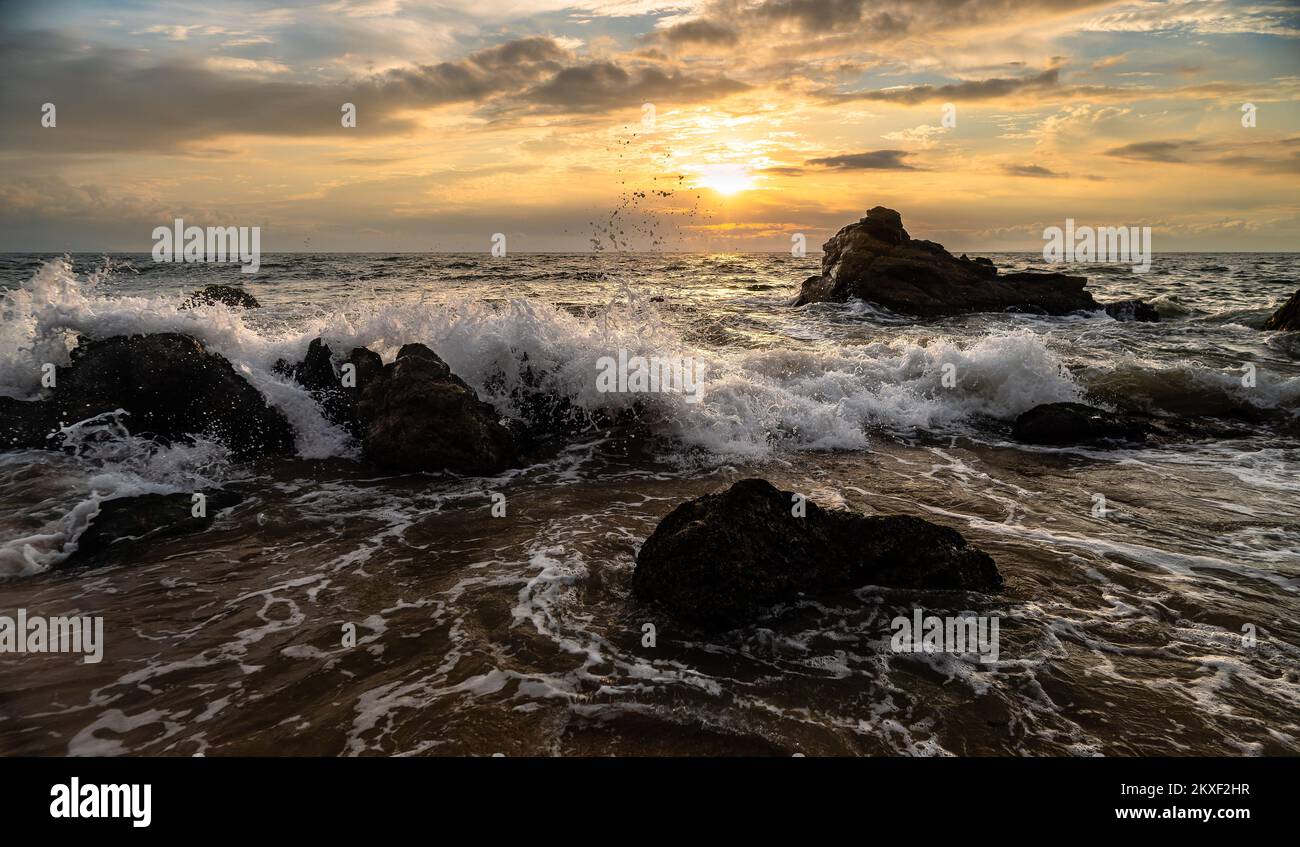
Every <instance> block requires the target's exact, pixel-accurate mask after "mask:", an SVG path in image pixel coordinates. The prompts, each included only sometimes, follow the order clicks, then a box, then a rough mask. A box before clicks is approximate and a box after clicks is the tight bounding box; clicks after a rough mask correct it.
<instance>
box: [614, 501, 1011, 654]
mask: <svg viewBox="0 0 1300 847" xmlns="http://www.w3.org/2000/svg"><path fill="white" fill-rule="evenodd" d="M793 505H794V503H793V494H792V493H791V492H788V491H778V490H777V489H776V488H775V487H774V486H773V485H772V484H771V483H769V482H767V481H766V480H762V479H747V480H743V481H741V482H738V483H736V484H735V485H733V486H732V487H731V488H730V489H728V490H727V491H724V492H722V493H720V494H709V495H706V496H704V497H700V498H697V499H695V500H691V501H689V502H686V503H683V504H682V505H680V506H678V507H677V508H676V509H674V510H673V511H672V512H670V513H669V514H668V516H667V517H665V518H664V519H663V520H662V521H661V522H660V523H659V526H658V527H656V528H655V531H654V532H653V533H652V534H651V535H650V537H649V538H648V539H646V542H645V544H644V545H643V546H642V547H641V552H640V554H639V555H638V556H637V562H636V570H635V571H634V572H633V575H632V590H633V593H634V594H635V596H636V598H637V599H638V600H640V601H643V602H648V603H653V604H655V605H657V606H659V607H661V608H663V609H664V610H666V611H668V612H669V613H671V614H673V615H674V616H676V617H678V618H680V619H682V620H684V621H687V622H690V623H693V624H695V625H697V626H700V627H702V628H705V629H715V630H716V629H727V628H731V627H735V626H739V625H743V624H745V623H748V622H750V621H753V620H755V619H756V618H758V617H760V616H761V615H762V614H763V613H764V612H765V611H766V610H768V609H770V608H771V607H772V606H774V605H776V604H778V603H781V602H786V601H791V600H794V599H795V598H797V597H798V596H799V595H800V594H825V593H828V592H834V591H843V590H845V589H849V588H853V587H857V586H861V585H882V586H889V587H895V588H912V589H936V590H960V591H997V590H998V589H1000V588H1001V587H1002V577H1001V575H1000V574H999V573H998V569H997V567H996V565H994V563H993V560H992V559H991V558H990V557H989V556H988V554H986V553H984V552H982V551H980V550H977V549H976V548H974V547H971V546H969V545H967V543H966V540H965V539H964V538H962V536H961V534H960V533H958V532H957V531H955V530H952V529H948V528H946V527H942V526H938V525H936V524H932V523H929V522H928V521H924V520H921V519H920V518H913V517H906V516H900V515H891V516H864V515H859V514H855V513H851V512H838V511H836V512H828V511H825V510H823V509H821V508H820V507H818V506H817V504H815V503H812V502H805V503H804V507H805V509H806V512H805V514H804V516H802V517H796V516H795V515H794V514H792V506H793Z"/></svg>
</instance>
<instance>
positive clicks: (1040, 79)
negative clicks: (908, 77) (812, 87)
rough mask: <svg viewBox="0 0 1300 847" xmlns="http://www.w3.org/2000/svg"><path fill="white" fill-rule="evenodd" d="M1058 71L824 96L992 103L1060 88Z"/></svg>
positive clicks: (884, 100) (825, 96) (899, 100)
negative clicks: (1010, 96) (991, 101)
mask: <svg viewBox="0 0 1300 847" xmlns="http://www.w3.org/2000/svg"><path fill="white" fill-rule="evenodd" d="M1060 74H1061V71H1060V69H1059V68H1050V69H1048V70H1045V71H1043V72H1042V73H1040V74H1035V75H1033V76H1024V77H994V78H992V79H981V80H970V81H966V82H955V83H949V84H947V85H913V86H908V87H904V88H883V89H878V90H876V91H857V92H851V93H847V94H845V93H838V92H822V96H823V97H824V98H825V99H826V100H831V101H842V100H872V101H879V102H885V103H903V104H906V105H909V106H914V105H916V104H918V103H930V102H941V103H948V102H952V103H956V102H960V101H971V100H991V99H994V98H997V97H1005V96H1007V95H1009V94H1017V93H1020V92H1023V91H1043V90H1047V89H1052V88H1055V87H1057V85H1058V84H1059V82H1060Z"/></svg>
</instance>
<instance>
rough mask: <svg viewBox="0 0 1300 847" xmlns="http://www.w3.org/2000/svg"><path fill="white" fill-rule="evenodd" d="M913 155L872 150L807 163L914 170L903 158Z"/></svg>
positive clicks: (842, 167)
mask: <svg viewBox="0 0 1300 847" xmlns="http://www.w3.org/2000/svg"><path fill="white" fill-rule="evenodd" d="M910 155H912V154H911V153H909V152H907V151H906V150H870V151H868V152H866V153H845V154H842V155H839V156H827V157H826V158H823V159H809V160H808V162H807V164H809V165H819V166H821V167H826V168H835V169H836V170H845V171H914V170H917V168H915V167H914V166H912V165H909V164H908V163H907V162H904V161H903V159H905V158H906V157H908V156H910Z"/></svg>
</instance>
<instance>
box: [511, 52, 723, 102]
mask: <svg viewBox="0 0 1300 847" xmlns="http://www.w3.org/2000/svg"><path fill="white" fill-rule="evenodd" d="M748 88H749V86H748V85H745V84H744V83H742V82H737V81H736V80H733V79H728V78H727V77H725V76H715V77H707V78H706V77H692V76H688V75H686V74H683V73H681V72H680V71H674V72H672V73H667V72H665V71H663V70H660V69H659V68H639V69H632V70H628V69H625V68H623V67H622V66H620V65H617V64H615V63H614V62H592V63H590V64H586V65H578V66H576V67H571V68H565V69H564V70H562V71H560V72H559V73H557V74H556V75H555V76H553V77H551V78H550V79H548V80H547V81H546V82H543V83H541V84H539V85H537V86H534V87H533V88H531V89H529V90H528V91H526V92H524V93H523V94H522V95H520V96H519V97H518V100H519V101H521V102H523V103H525V104H529V105H532V106H535V107H538V108H540V109H542V110H552V111H560V112H603V111H607V110H610V109H618V108H632V107H636V106H639V105H640V104H641V103H643V102H647V101H651V102H653V101H662V102H664V103H692V102H699V101H701V100H713V99H716V98H719V97H725V96H726V95H728V94H735V93H737V92H740V91H745V90H747V89H748Z"/></svg>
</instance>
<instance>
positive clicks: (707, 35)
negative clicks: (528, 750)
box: [659, 19, 740, 44]
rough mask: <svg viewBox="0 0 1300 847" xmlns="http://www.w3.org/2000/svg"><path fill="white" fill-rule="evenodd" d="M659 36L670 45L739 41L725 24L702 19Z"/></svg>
mask: <svg viewBox="0 0 1300 847" xmlns="http://www.w3.org/2000/svg"><path fill="white" fill-rule="evenodd" d="M659 36H660V38H662V39H663V40H664V41H667V42H668V43H670V44H735V43H736V42H737V41H738V40H739V39H740V35H739V34H738V33H737V32H736V31H735V30H734V29H732V28H731V27H729V26H727V25H726V24H721V23H717V22H715V21H710V20H704V19H701V20H696V21H687V22H686V23H681V24H677V25H676V26H672V27H669V28H668V29H666V30H664V31H663V32H662V33H660V34H659Z"/></svg>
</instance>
